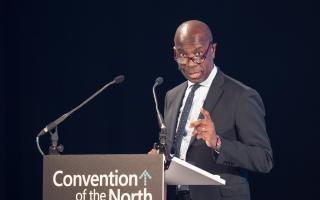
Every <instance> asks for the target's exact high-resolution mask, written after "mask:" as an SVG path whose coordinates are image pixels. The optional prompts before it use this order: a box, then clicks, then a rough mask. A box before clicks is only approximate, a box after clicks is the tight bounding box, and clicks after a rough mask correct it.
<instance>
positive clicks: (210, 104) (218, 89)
mask: <svg viewBox="0 0 320 200" xmlns="http://www.w3.org/2000/svg"><path fill="white" fill-rule="evenodd" d="M223 83H224V74H223V72H222V71H220V69H219V68H218V72H217V75H216V77H215V78H214V79H213V81H212V83H211V85H210V88H209V91H208V94H207V97H206V100H205V101H204V104H203V108H204V109H205V110H207V111H208V112H209V113H212V112H213V110H214V108H215V106H216V105H217V103H218V102H219V100H220V98H221V96H222V95H223V87H222V86H223ZM201 116H202V115H201V114H200V115H199V118H201ZM195 139H196V138H195V137H194V136H192V138H191V140H190V143H189V147H190V145H191V144H192V143H193V142H194V141H195ZM189 147H188V150H189Z"/></svg>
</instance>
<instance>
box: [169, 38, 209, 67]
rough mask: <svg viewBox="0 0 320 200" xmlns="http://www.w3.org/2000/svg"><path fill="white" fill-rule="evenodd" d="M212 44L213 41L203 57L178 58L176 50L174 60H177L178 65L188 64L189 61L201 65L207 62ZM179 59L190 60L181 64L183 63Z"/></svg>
mask: <svg viewBox="0 0 320 200" xmlns="http://www.w3.org/2000/svg"><path fill="white" fill-rule="evenodd" d="M212 44H213V41H211V42H209V45H208V48H207V50H206V51H205V53H204V54H203V55H202V56H193V57H189V56H187V57H178V56H177V52H176V50H175V49H174V60H175V61H176V62H177V63H178V64H184V63H187V62H189V60H192V62H193V63H195V64H198V65H199V64H202V63H203V62H204V61H205V60H206V58H207V54H208V52H209V49H210V46H211V45H212ZM179 59H188V60H185V61H186V62H181V61H180V62H179ZM197 60H199V61H198V62H197Z"/></svg>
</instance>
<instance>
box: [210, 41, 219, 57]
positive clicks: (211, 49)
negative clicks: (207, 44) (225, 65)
mask: <svg viewBox="0 0 320 200" xmlns="http://www.w3.org/2000/svg"><path fill="white" fill-rule="evenodd" d="M216 49H217V43H212V44H211V48H210V53H211V56H212V58H215V57H216Z"/></svg>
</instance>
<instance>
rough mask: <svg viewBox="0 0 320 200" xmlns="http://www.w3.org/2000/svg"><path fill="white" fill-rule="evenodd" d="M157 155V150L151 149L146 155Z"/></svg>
mask: <svg viewBox="0 0 320 200" xmlns="http://www.w3.org/2000/svg"><path fill="white" fill-rule="evenodd" d="M158 154H159V150H157V149H151V150H150V151H149V152H148V155H158Z"/></svg>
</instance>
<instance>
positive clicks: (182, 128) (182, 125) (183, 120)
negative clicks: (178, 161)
mask: <svg viewBox="0 0 320 200" xmlns="http://www.w3.org/2000/svg"><path fill="white" fill-rule="evenodd" d="M199 87H200V85H199V84H195V85H193V86H192V89H191V91H190V93H189V95H188V97H187V100H186V102H185V104H184V108H183V110H182V113H181V116H180V121H179V126H178V130H177V133H176V137H175V156H176V157H178V158H179V157H180V146H181V142H182V138H183V136H186V135H187V132H186V125H187V121H188V117H189V113H190V110H191V106H192V102H193V97H194V93H195V91H196V90H197V89H198V88H199Z"/></svg>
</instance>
